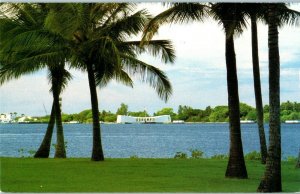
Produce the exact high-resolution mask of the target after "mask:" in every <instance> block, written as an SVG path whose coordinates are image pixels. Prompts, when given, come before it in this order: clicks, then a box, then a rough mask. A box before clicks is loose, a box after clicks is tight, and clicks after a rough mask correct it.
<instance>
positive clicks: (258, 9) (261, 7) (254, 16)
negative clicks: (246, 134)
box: [244, 3, 267, 164]
mask: <svg viewBox="0 0 300 194" xmlns="http://www.w3.org/2000/svg"><path fill="white" fill-rule="evenodd" d="M244 8H245V9H246V13H247V14H248V15H249V17H250V20H251V43H252V65H253V80H254V93H255V103H256V114H257V125H258V134H259V140H260V153H261V163H262V164H265V163H266V158H267V143H266V137H265V130H264V111H263V102H262V94H261V82H260V70H259V55H258V38H257V20H258V19H259V18H263V16H264V14H265V11H266V4H263V3H246V4H245V5H244Z"/></svg>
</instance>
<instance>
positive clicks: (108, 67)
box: [46, 3, 174, 161]
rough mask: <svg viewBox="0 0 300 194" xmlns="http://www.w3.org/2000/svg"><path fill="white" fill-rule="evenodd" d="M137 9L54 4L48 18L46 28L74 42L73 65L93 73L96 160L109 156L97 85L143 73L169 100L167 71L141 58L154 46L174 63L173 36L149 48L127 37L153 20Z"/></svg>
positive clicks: (98, 5)
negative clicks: (128, 39) (141, 54)
mask: <svg viewBox="0 0 300 194" xmlns="http://www.w3.org/2000/svg"><path fill="white" fill-rule="evenodd" d="M133 10H134V6H133V5H132V4H127V3H122V4H116V3H109V4H101V3H99V4H93V3H89V4H59V5H57V4H53V5H51V12H50V14H49V15H48V18H47V21H48V22H47V23H46V24H47V27H48V28H49V29H51V30H52V31H54V32H56V33H58V34H60V35H61V36H62V37H64V38H65V39H66V40H67V41H68V42H69V44H68V46H69V48H70V50H72V56H73V57H72V60H71V62H72V65H73V67H76V68H80V69H82V70H84V71H86V72H87V74H88V80H89V88H90V94H91V106H92V114H93V150H92V160H94V161H102V160H104V154H103V149H102V143H101V130H100V124H99V116H98V114H99V108H98V99H97V90H96V86H97V85H101V84H104V85H105V84H106V83H107V82H108V81H109V80H111V78H114V79H117V80H119V81H123V83H126V84H127V85H131V83H132V82H131V79H130V77H129V75H134V74H136V73H139V74H140V75H141V78H142V81H145V82H148V83H149V84H150V85H151V86H152V87H154V88H155V89H156V91H157V92H158V94H159V96H160V97H161V98H163V99H165V100H166V99H167V98H168V97H169V95H170V94H171V91H172V89H171V85H170V83H169V81H168V79H167V77H166V75H165V74H164V73H163V72H162V71H160V70H159V69H157V68H155V67H153V66H151V65H149V64H147V63H144V62H142V61H140V60H138V59H137V54H138V53H140V52H144V51H150V52H151V53H152V54H153V55H155V56H156V55H158V54H161V55H162V59H163V60H164V61H165V62H169V61H170V62H172V61H173V58H174V52H173V50H172V47H171V45H170V43H169V41H152V42H149V44H148V45H147V47H140V46H139V45H140V42H139V41H126V39H127V38H129V36H131V35H137V34H138V33H139V32H141V31H142V30H143V28H144V26H145V24H146V22H147V21H148V19H149V15H148V14H147V12H146V11H145V10H141V11H138V12H136V13H133V14H132V12H133ZM108 56H110V57H108ZM124 78H125V79H124Z"/></svg>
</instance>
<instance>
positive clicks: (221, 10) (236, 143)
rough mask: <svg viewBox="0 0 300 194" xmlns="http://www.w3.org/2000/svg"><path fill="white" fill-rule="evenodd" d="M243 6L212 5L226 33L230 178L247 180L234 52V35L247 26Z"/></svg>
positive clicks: (228, 172)
mask: <svg viewBox="0 0 300 194" xmlns="http://www.w3.org/2000/svg"><path fill="white" fill-rule="evenodd" d="M241 8H242V4H239V3H215V4H211V15H212V17H213V18H214V19H215V20H216V21H218V22H219V23H220V24H222V25H223V28H224V31H225V56H226V68H227V91H228V108H229V128H230V150H229V161H228V165H227V170H226V174H225V176H226V177H229V178H247V177H248V175H247V170H246V165H245V160H244V155H243V145H242V138H241V125H240V107H239V93H238V79H237V71H236V58H235V50H234V34H237V33H241V32H242V29H243V28H244V27H246V21H245V13H244V12H243V11H242V10H243V9H241Z"/></svg>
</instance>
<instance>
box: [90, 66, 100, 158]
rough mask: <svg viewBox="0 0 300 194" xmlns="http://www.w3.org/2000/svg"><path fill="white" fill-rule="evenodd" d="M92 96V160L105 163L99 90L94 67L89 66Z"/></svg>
mask: <svg viewBox="0 0 300 194" xmlns="http://www.w3.org/2000/svg"><path fill="white" fill-rule="evenodd" d="M87 72H88V79H89V86H90V94H91V105H92V114H93V150H92V158H91V160H93V161H103V160H104V154H103V149H102V143H101V130H100V123H99V108H98V98H97V90H96V83H95V75H94V70H93V67H92V65H90V64H88V65H87Z"/></svg>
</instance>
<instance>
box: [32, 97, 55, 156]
mask: <svg viewBox="0 0 300 194" xmlns="http://www.w3.org/2000/svg"><path fill="white" fill-rule="evenodd" d="M54 124H55V110H54V102H53V103H52V108H51V114H50V120H49V122H48V127H47V130H46V134H45V136H44V139H43V141H42V143H41V145H40V147H39V149H38V151H37V152H36V153H35V154H34V157H35V158H48V157H49V154H50V147H51V139H52V134H53V128H54Z"/></svg>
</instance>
